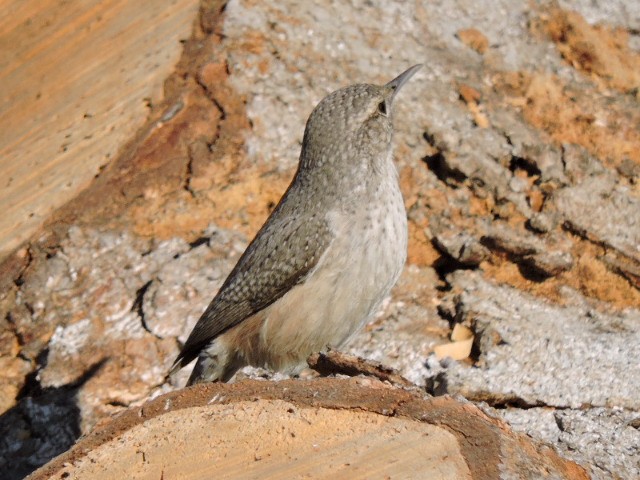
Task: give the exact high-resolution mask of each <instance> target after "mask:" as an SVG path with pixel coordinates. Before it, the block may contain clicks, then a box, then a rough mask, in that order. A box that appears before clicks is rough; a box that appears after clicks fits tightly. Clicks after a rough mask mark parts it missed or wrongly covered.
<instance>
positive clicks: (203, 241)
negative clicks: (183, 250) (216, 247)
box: [189, 236, 211, 250]
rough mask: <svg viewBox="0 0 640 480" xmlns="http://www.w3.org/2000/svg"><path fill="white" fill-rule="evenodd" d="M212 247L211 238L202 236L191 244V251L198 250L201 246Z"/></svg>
mask: <svg viewBox="0 0 640 480" xmlns="http://www.w3.org/2000/svg"><path fill="white" fill-rule="evenodd" d="M205 244H206V245H211V237H207V236H202V237H198V238H196V239H195V240H194V241H193V242H189V249H191V250H193V249H194V248H198V247H199V246H200V245H205Z"/></svg>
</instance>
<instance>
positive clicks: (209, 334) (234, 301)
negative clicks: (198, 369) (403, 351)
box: [172, 176, 333, 371]
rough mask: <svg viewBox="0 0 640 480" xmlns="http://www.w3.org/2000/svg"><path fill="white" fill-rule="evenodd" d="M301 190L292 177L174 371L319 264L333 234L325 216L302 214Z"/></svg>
mask: <svg viewBox="0 0 640 480" xmlns="http://www.w3.org/2000/svg"><path fill="white" fill-rule="evenodd" d="M296 177H297V176H296ZM298 191H299V188H298V185H297V184H296V178H294V180H293V182H292V184H291V186H290V187H289V190H287V193H286V194H285V195H284V196H283V198H282V200H281V201H280V204H279V205H278V206H277V207H276V209H275V210H274V211H273V213H272V214H271V216H270V217H269V219H268V220H267V221H266V222H265V224H264V226H263V227H262V229H260V231H259V232H258V233H257V235H256V237H255V238H254V239H253V241H252V242H251V244H250V245H249V247H247V249H246V250H245V252H244V253H243V255H242V257H240V260H238V263H237V264H236V266H235V267H234V269H233V270H232V272H231V273H230V274H229V276H228V277H227V279H226V280H225V282H224V284H223V285H222V287H221V288H220V290H219V291H218V294H217V295H216V296H215V298H214V299H213V300H212V301H211V303H210V304H209V306H208V307H207V309H206V310H205V312H204V313H203V314H202V316H201V317H200V319H199V320H198V322H197V323H196V326H195V327H194V329H193V331H192V332H191V334H190V335H189V338H188V339H187V341H186V343H185V344H184V347H183V348H182V351H181V352H180V355H179V356H178V358H177V359H176V361H175V363H174V365H173V367H172V371H175V370H178V369H180V368H182V367H183V366H185V365H187V364H188V363H189V362H190V361H191V360H193V359H194V358H195V357H196V356H198V354H199V353H200V350H202V348H203V347H205V346H206V345H207V344H209V343H210V342H211V341H212V340H213V339H215V338H216V337H217V336H218V335H220V334H222V333H224V332H225V331H227V330H228V329H230V328H232V327H233V326H235V325H237V324H238V323H240V322H242V321H243V320H245V319H247V318H248V317H250V316H252V315H254V314H255V313H257V312H259V311H261V310H263V309H264V308H266V307H268V306H269V305H271V304H272V303H273V302H275V301H276V300H278V299H279V298H280V297H282V296H283V295H284V294H285V293H287V292H288V291H289V290H290V289H291V288H293V287H294V286H295V285H297V284H299V283H301V282H302V281H303V280H304V278H305V277H306V275H307V274H308V273H309V272H310V271H311V270H312V269H313V268H314V267H315V266H316V265H317V263H318V261H319V260H320V258H321V257H322V254H323V253H324V251H325V250H326V248H327V246H328V245H329V243H330V242H331V239H332V238H333V235H332V233H331V231H330V229H329V225H328V223H327V221H326V219H325V218H319V217H317V216H315V215H301V214H300V212H304V211H306V210H305V209H300V208H299V207H300V203H301V201H302V202H304V200H301V199H300V197H301V195H298ZM293 207H296V208H293Z"/></svg>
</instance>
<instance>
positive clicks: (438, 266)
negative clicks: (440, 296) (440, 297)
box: [433, 252, 478, 292]
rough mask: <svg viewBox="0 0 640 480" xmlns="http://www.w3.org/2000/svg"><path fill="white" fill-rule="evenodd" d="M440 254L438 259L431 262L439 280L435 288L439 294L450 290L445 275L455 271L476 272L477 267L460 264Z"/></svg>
mask: <svg viewBox="0 0 640 480" xmlns="http://www.w3.org/2000/svg"><path fill="white" fill-rule="evenodd" d="M440 253H441V255H440V257H438V258H437V259H436V261H435V262H433V268H434V270H435V271H436V273H437V274H438V278H439V279H440V280H441V282H439V283H438V285H437V286H436V290H438V291H440V292H448V291H450V290H451V285H449V282H447V275H449V274H450V273H453V272H455V271H456V270H476V269H477V268H478V266H477V265H468V264H465V263H461V262H459V261H458V260H456V259H455V258H453V257H452V256H451V255H449V254H447V253H445V252H440Z"/></svg>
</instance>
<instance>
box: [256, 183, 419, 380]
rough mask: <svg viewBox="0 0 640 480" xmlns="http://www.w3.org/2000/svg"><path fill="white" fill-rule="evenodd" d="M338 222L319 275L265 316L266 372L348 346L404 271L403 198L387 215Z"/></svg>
mask: <svg viewBox="0 0 640 480" xmlns="http://www.w3.org/2000/svg"><path fill="white" fill-rule="evenodd" d="M332 222H333V227H334V228H335V229H337V233H338V234H337V235H336V238H335V239H334V241H333V242H332V243H331V245H330V247H329V249H328V250H327V252H326V255H324V256H323V257H322V259H321V262H320V263H319V264H318V266H317V267H316V269H315V270H314V271H313V272H312V274H310V275H309V276H308V277H307V279H306V281H304V282H303V283H302V284H300V285H297V286H296V287H294V288H293V289H292V290H290V291H289V292H288V293H287V294H286V295H285V296H283V297H282V298H281V299H279V300H278V301H277V302H275V303H274V304H273V305H271V306H270V307H268V309H267V311H266V312H265V313H266V321H265V322H264V324H263V326H262V329H261V332H260V337H261V338H260V342H259V343H260V344H261V346H262V348H261V349H260V350H262V355H261V357H262V358H261V359H260V360H261V361H260V363H264V364H266V366H269V367H272V368H277V369H283V368H286V367H287V366H295V365H296V364H299V363H301V362H304V361H305V359H306V358H307V356H308V355H309V354H311V353H313V352H316V351H319V350H322V349H324V348H325V347H327V346H330V347H336V348H337V347H340V346H341V345H343V344H344V343H345V342H346V341H347V340H349V338H350V337H351V336H353V335H354V334H355V333H356V332H357V331H358V330H359V329H360V328H362V327H363V326H364V325H365V324H366V323H367V322H368V321H369V320H370V319H371V318H372V316H373V315H374V314H375V313H376V311H377V310H378V308H379V306H380V304H381V302H382V301H383V300H384V298H385V297H386V296H387V295H388V294H389V291H390V290H391V287H393V285H394V284H395V282H396V280H397V279H398V276H399V275H400V272H401V271H402V268H403V266H404V262H405V260H406V252H407V221H406V214H405V210H404V205H403V204H402V197H401V196H400V192H397V195H396V196H394V198H393V199H392V201H391V202H389V204H387V205H386V206H385V210H384V211H376V212H370V215H369V216H368V217H366V218H362V219H353V218H347V217H346V216H343V217H340V218H337V217H336V218H333V219H332ZM273 352H278V353H276V354H275V355H274V354H273ZM285 352H286V354H284V353H285ZM283 354H284V355H283ZM286 363H288V364H290V365H285V364H286Z"/></svg>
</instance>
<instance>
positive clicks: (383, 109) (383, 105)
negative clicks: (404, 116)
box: [378, 100, 387, 117]
mask: <svg viewBox="0 0 640 480" xmlns="http://www.w3.org/2000/svg"><path fill="white" fill-rule="evenodd" d="M378 113H380V114H381V115H384V116H385V117H386V116H387V102H385V101H384V100H383V101H381V102H380V103H379V104H378Z"/></svg>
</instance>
